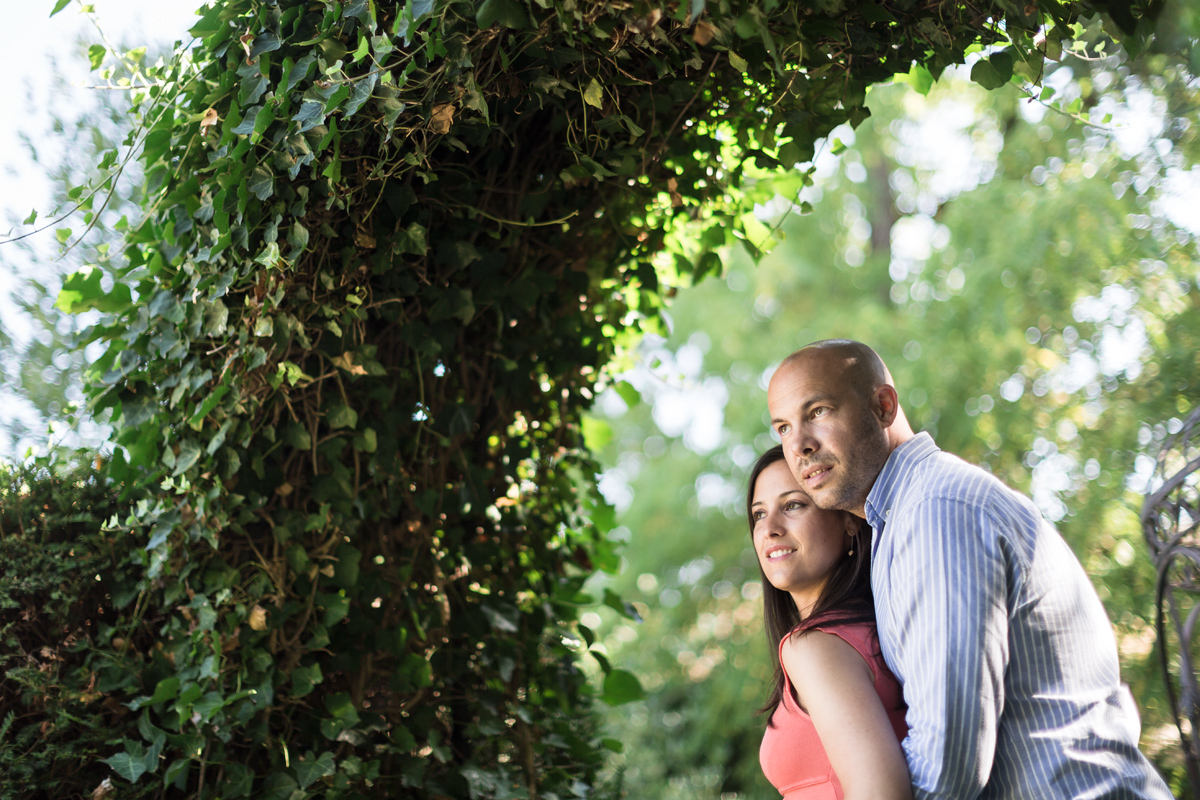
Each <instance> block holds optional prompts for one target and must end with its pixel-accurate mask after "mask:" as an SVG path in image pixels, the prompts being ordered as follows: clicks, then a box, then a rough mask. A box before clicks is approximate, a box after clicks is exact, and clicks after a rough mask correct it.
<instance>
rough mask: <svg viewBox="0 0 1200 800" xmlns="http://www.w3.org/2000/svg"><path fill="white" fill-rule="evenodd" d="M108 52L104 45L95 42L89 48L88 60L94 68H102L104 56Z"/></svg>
mask: <svg viewBox="0 0 1200 800" xmlns="http://www.w3.org/2000/svg"><path fill="white" fill-rule="evenodd" d="M107 53H108V50H107V49H105V47H104V45H100V44H94V45H92V46H91V47H89V48H88V61H89V62H90V63H91V65H92V69H100V65H101V64H103V63H104V56H105V55H106V54H107Z"/></svg>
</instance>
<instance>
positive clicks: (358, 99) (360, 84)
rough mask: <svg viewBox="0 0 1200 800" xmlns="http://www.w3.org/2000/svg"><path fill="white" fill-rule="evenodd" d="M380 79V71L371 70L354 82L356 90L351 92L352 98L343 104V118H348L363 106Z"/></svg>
mask: <svg viewBox="0 0 1200 800" xmlns="http://www.w3.org/2000/svg"><path fill="white" fill-rule="evenodd" d="M378 81H379V73H378V72H371V73H370V74H368V75H367V76H366V77H365V78H362V79H360V80H359V81H357V82H356V83H355V84H354V90H353V91H351V92H350V99H349V100H347V101H346V104H345V105H344V106H342V119H348V118H349V117H352V116H354V114H355V113H356V112H357V111H358V110H359V109H360V108H362V106H363V103H365V102H367V100H368V99H370V97H371V92H372V91H374V89H375V84H376V83H377V82H378Z"/></svg>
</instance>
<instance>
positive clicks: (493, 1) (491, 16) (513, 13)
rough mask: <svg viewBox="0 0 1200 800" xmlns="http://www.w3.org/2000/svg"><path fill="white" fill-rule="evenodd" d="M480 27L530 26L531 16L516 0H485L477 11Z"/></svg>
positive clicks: (476, 19) (476, 18)
mask: <svg viewBox="0 0 1200 800" xmlns="http://www.w3.org/2000/svg"><path fill="white" fill-rule="evenodd" d="M475 21H476V22H477V23H479V27H480V28H490V27H492V26H493V25H499V26H500V27H501V28H528V27H529V16H528V15H527V14H526V13H525V9H524V8H523V7H522V6H521V4H520V3H518V2H517V1H516V0H483V3H482V4H481V5H480V6H479V10H478V11H476V12H475Z"/></svg>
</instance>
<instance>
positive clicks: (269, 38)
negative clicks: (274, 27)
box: [247, 31, 283, 61]
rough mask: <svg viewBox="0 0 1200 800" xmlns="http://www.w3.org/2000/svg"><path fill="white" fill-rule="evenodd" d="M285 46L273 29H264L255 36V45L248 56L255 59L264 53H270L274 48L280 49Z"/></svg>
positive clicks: (252, 59) (251, 59)
mask: <svg viewBox="0 0 1200 800" xmlns="http://www.w3.org/2000/svg"><path fill="white" fill-rule="evenodd" d="M282 46H283V43H282V42H280V41H279V37H278V36H276V35H275V34H274V33H272V32H271V31H263V32H261V33H259V34H258V35H257V36H255V37H254V46H253V47H251V48H250V54H249V56H247V58H248V59H249V60H250V61H254V60H255V59H257V58H258V57H259V56H261V55H262V54H263V53H270V52H271V51H272V50H278V49H279V48H280V47H282Z"/></svg>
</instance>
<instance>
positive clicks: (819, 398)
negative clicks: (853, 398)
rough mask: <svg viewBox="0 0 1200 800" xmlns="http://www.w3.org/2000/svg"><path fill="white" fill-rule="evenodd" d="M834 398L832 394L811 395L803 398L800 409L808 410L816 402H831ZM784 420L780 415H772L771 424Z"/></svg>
mask: <svg viewBox="0 0 1200 800" xmlns="http://www.w3.org/2000/svg"><path fill="white" fill-rule="evenodd" d="M834 399H836V398H834V396H833V395H831V394H817V395H813V396H812V397H810V398H808V399H807V400H805V401H804V402H803V403H801V404H800V410H801V411H808V410H809V409H810V408H812V407H813V406H815V405H816V404H817V403H829V402H832V401H833V400H834ZM786 421H787V420H785V419H782V418H781V417H772V418H771V425H777V424H778V423H780V422H786Z"/></svg>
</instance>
